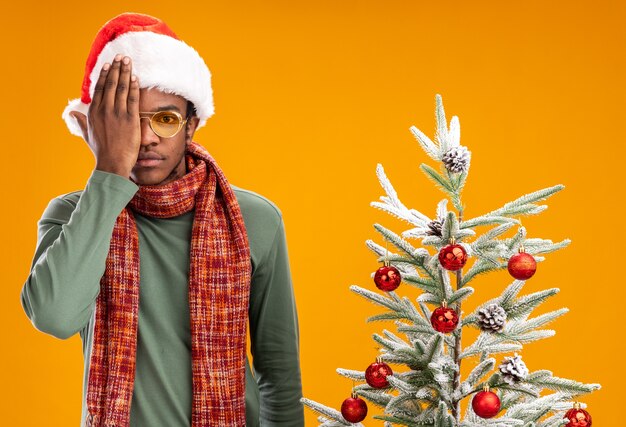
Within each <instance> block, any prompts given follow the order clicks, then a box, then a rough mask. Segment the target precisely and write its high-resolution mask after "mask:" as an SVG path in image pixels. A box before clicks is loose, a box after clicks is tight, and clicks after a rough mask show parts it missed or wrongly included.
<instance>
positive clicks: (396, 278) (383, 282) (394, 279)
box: [374, 264, 402, 292]
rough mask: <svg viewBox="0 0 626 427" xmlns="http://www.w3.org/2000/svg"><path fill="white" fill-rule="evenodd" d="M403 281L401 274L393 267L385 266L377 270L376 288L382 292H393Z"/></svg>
mask: <svg viewBox="0 0 626 427" xmlns="http://www.w3.org/2000/svg"><path fill="white" fill-rule="evenodd" d="M401 281H402V276H401V275H400V272H399V271H398V269H397V268H396V267H393V266H391V265H387V264H385V265H383V266H382V267H380V268H379V269H378V270H376V274H374V283H376V287H377V288H378V289H380V290H381V291H386V292H390V291H393V290H395V289H397V288H398V286H400V282H401Z"/></svg>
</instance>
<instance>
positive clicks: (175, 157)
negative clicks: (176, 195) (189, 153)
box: [130, 89, 197, 185]
mask: <svg viewBox="0 0 626 427" xmlns="http://www.w3.org/2000/svg"><path fill="white" fill-rule="evenodd" d="M164 110H167V111H177V112H178V113H180V114H181V115H182V116H183V119H184V118H185V117H186V116H187V100H186V99H185V98H183V97H182V96H179V95H173V94H171V93H165V92H162V91H160V90H158V89H140V96H139V111H140V112H142V113H143V112H155V111H164ZM143 117H147V116H143ZM140 121H141V146H140V147H139V157H138V159H140V160H141V159H142V158H144V157H148V158H150V159H151V158H152V157H156V158H157V159H156V160H146V161H143V162H142V161H138V162H137V163H136V164H135V166H134V167H133V169H132V171H131V173H130V178H131V179H132V180H133V181H134V182H135V183H137V184H138V185H160V184H165V183H167V182H170V181H173V180H175V179H177V178H180V177H181V176H183V175H184V174H185V173H186V172H187V170H186V165H185V147H186V145H187V144H189V143H191V141H192V138H193V133H194V131H195V128H196V125H197V118H195V117H194V118H193V119H192V118H190V119H189V123H187V124H185V126H183V127H182V129H181V130H180V131H179V132H178V133H177V134H176V135H174V136H173V137H171V138H162V137H160V136H158V135H157V134H155V133H154V132H153V131H152V129H151V128H150V120H149V119H148V118H142V119H141V120H140ZM142 163H143V164H142Z"/></svg>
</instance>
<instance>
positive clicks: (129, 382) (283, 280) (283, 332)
mask: <svg viewBox="0 0 626 427" xmlns="http://www.w3.org/2000/svg"><path fill="white" fill-rule="evenodd" d="M212 114H213V104H212V91H211V86H210V73H209V70H208V68H207V67H206V65H205V63H204V61H203V60H202V58H200V56H199V55H198V53H197V52H196V51H195V50H193V49H192V48H191V47H189V46H188V45H186V44H185V43H184V42H182V41H180V40H179V39H178V38H177V37H176V35H175V34H174V33H173V32H172V31H171V29H169V27H167V25H165V24H164V23H163V22H162V21H160V20H158V19H156V18H153V17H150V16H147V15H141V14H131V13H127V14H122V15H120V16H118V17H116V18H114V19H112V20H111V21H109V22H107V23H106V24H105V25H104V26H103V27H102V29H101V30H100V31H99V32H98V34H97V36H96V39H95V41H94V43H93V46H92V49H91V52H90V54H89V57H88V59H87V66H86V72H85V77H84V81H83V86H82V94H81V99H80V100H74V101H71V102H70V103H69V105H68V107H67V108H66V109H65V112H64V114H63V117H64V119H65V120H66V123H67V124H68V126H69V128H70V131H71V132H72V133H73V134H76V135H79V136H82V137H83V138H84V140H85V141H86V142H87V144H88V145H89V147H90V148H91V150H92V151H93V153H94V156H95V158H96V165H95V169H94V171H93V172H92V174H91V176H90V178H89V180H88V181H87V185H86V187H85V189H84V190H82V191H75V192H73V193H68V194H65V195H62V196H59V197H57V198H55V199H53V200H52V201H51V202H50V204H49V205H48V207H47V208H46V210H45V212H44V213H43V216H42V218H41V220H40V221H39V232H38V243H37V249H36V253H35V256H34V259H33V264H32V268H31V272H30V275H29V276H28V279H27V280H26V283H25V284H24V287H23V289H22V294H21V302H22V306H23V308H24V310H25V312H26V314H27V315H28V317H29V318H30V320H31V321H32V323H33V324H34V326H35V327H36V328H37V329H39V330H41V331H43V332H45V333H48V334H51V335H53V336H56V337H58V338H62V339H66V338H68V337H70V336H73V335H74V334H75V333H76V332H78V333H79V334H80V337H81V339H82V341H83V353H84V360H85V368H84V383H83V411H82V418H81V425H87V426H98V427H99V426H103V427H104V426H107V427H108V426H116V427H124V426H133V427H144V426H147V427H159V426H163V427H177V426H193V427H199V426H229V427H230V426H244V425H245V426H248V427H251V426H259V425H261V426H303V425H304V416H303V410H302V406H301V404H300V402H299V399H300V397H301V395H302V392H301V380H300V368H299V346H298V320H297V313H296V307H295V301H294V295H293V290H292V285H291V277H290V272H289V263H288V255H287V248H286V240H285V232H284V226H283V222H282V217H281V213H280V211H279V210H278V208H276V206H275V205H274V204H273V203H271V202H270V201H268V200H267V199H265V198H263V197H262V196H259V195H257V194H255V193H253V192H250V191H246V190H243V189H240V188H237V187H234V186H231V185H230V184H228V181H227V180H226V178H225V176H224V174H223V172H222V171H221V170H220V168H219V167H218V165H217V164H216V162H215V160H214V159H213V158H212V157H211V156H210V155H209V153H208V152H207V151H206V149H204V148H203V147H202V146H200V145H199V144H197V143H195V142H193V136H194V132H195V130H196V129H197V128H199V127H201V126H202V125H204V123H205V122H206V119H207V118H208V117H210V116H211V115H212ZM248 320H249V324H250V337H251V352H252V356H253V360H252V362H253V366H254V371H255V374H256V375H254V376H253V374H252V370H251V368H250V366H249V363H248V360H247V356H246V330H247V322H248Z"/></svg>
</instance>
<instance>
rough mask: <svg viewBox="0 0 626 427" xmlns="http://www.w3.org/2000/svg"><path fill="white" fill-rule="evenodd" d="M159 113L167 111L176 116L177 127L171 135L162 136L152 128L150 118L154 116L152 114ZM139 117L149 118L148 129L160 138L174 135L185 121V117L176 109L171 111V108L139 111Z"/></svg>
mask: <svg viewBox="0 0 626 427" xmlns="http://www.w3.org/2000/svg"><path fill="white" fill-rule="evenodd" d="M161 113H169V114H173V115H175V116H176V117H178V129H176V132H174V133H173V134H172V135H169V136H163V135H161V134H160V133H159V132H157V131H156V130H155V129H154V127H153V126H152V119H153V118H154V116H156V115H157V114H161ZM139 119H150V122H149V123H150V129H152V132H154V133H155V134H156V135H157V136H159V137H160V138H173V137H174V136H176V135H177V134H178V132H180V130H181V129H182V128H183V126H185V123H187V119H183V115H182V114H180V113H179V112H178V111H172V110H162V111H140V112H139Z"/></svg>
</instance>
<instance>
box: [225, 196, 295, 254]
mask: <svg viewBox="0 0 626 427" xmlns="http://www.w3.org/2000/svg"><path fill="white" fill-rule="evenodd" d="M231 187H232V189H233V191H234V193H235V195H236V197H237V201H238V202H239V207H240V209H241V215H242V216H243V221H244V223H245V225H246V232H247V234H248V241H249V243H250V252H251V256H252V259H253V263H254V264H255V265H258V263H260V262H262V260H264V259H266V258H267V255H268V253H269V252H270V251H271V249H272V247H273V246H274V242H275V239H276V236H277V235H278V234H279V233H280V230H282V229H283V216H282V212H281V211H280V209H279V208H278V206H276V204H275V203H274V202H272V201H271V200H269V199H268V198H267V197H264V196H262V195H260V194H258V193H255V192H253V191H250V190H245V189H243V188H239V187H236V186H234V185H232V184H231Z"/></svg>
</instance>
